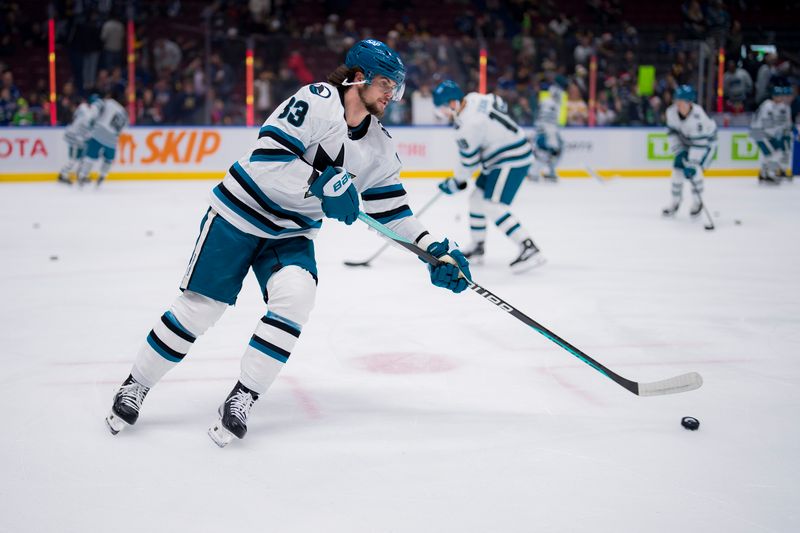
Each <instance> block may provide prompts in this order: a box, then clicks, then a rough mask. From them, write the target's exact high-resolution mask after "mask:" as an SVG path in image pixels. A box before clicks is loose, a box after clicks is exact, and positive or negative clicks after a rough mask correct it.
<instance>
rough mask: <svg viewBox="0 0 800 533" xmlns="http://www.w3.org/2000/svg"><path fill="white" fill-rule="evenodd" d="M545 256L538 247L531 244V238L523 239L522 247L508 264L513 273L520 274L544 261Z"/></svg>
mask: <svg viewBox="0 0 800 533" xmlns="http://www.w3.org/2000/svg"><path fill="white" fill-rule="evenodd" d="M545 261H546V260H545V258H544V256H543V255H542V253H541V252H540V251H539V248H537V247H536V245H535V244H533V241H532V240H531V239H525V240H524V241H523V242H522V249H521V250H520V253H519V256H518V257H517V258H516V259H514V260H513V261H511V263H510V264H509V265H508V266H510V267H511V270H512V271H513V272H514V273H515V274H520V273H522V272H525V271H527V270H530V269H532V268H534V267H537V266H539V265H542V264H544V263H545Z"/></svg>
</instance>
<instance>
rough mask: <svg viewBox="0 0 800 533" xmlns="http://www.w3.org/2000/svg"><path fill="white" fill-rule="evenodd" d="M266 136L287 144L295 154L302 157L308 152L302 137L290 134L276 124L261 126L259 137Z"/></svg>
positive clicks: (284, 144)
mask: <svg viewBox="0 0 800 533" xmlns="http://www.w3.org/2000/svg"><path fill="white" fill-rule="evenodd" d="M264 137H268V138H270V139H272V140H273V141H275V142H277V143H279V144H281V145H283V146H285V147H286V148H287V149H289V150H290V151H291V152H292V153H293V154H295V155H297V157H302V156H303V154H304V153H305V152H306V147H305V145H304V144H303V143H302V142H301V141H300V139H298V138H297V137H294V136H292V135H289V134H288V133H286V132H285V131H283V130H282V129H279V128H276V127H275V126H264V127H263V128H261V131H259V132H258V138H259V139H262V138H264Z"/></svg>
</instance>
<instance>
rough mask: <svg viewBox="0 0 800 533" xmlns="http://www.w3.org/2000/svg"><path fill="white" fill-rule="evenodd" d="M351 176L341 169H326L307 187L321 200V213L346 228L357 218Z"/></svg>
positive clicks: (356, 193) (354, 191) (354, 192)
mask: <svg viewBox="0 0 800 533" xmlns="http://www.w3.org/2000/svg"><path fill="white" fill-rule="evenodd" d="M352 178H353V176H352V175H351V174H350V173H349V172H347V171H346V170H345V169H343V168H335V167H330V166H329V167H328V168H326V169H325V170H324V171H323V172H322V174H320V175H319V177H318V178H317V179H316V180H314V183H312V184H311V187H309V189H308V190H309V191H310V192H311V194H313V195H314V196H316V197H317V198H319V199H320V200H322V212H323V213H325V216H326V217H328V218H335V219H336V220H338V221H340V222H344V223H345V224H347V225H348V226H349V225H350V224H352V223H353V222H355V221H356V219H357V218H358V192H357V191H356V187H355V185H353V179H352Z"/></svg>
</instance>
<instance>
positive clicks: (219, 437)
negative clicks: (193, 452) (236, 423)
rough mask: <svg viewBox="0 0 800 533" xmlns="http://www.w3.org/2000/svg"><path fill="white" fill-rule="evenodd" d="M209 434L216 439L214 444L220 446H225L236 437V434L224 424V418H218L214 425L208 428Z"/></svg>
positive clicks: (212, 438)
mask: <svg viewBox="0 0 800 533" xmlns="http://www.w3.org/2000/svg"><path fill="white" fill-rule="evenodd" d="M208 436H209V437H211V440H213V441H214V444H216V445H217V446H219V447H220V448H224V447H225V446H227V445H228V444H230V443H231V441H232V440H233V439H234V437H235V436H236V435H234V434H233V433H231V432H230V431H228V430H227V429H225V426H223V425H222V419H221V418H220V419H219V420H217V421H216V422H215V423H214V425H213V426H211V427H210V428H208Z"/></svg>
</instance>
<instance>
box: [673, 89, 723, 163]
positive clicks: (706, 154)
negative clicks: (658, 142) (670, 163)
mask: <svg viewBox="0 0 800 533" xmlns="http://www.w3.org/2000/svg"><path fill="white" fill-rule="evenodd" d="M667 129H668V137H669V140H670V144H671V146H672V151H673V153H676V154H677V153H679V152H687V154H688V161H689V162H690V163H692V164H695V165H700V166H701V167H703V168H707V167H708V165H709V164H710V163H711V161H712V159H713V158H714V154H715V153H716V150H717V124H716V122H714V121H713V120H711V119H710V118H709V117H708V115H706V112H705V111H703V108H702V107H700V106H699V105H697V104H692V108H691V110H690V111H689V114H688V115H686V117H684V118H681V116H680V114H679V113H678V106H677V105H676V104H673V105H671V106H669V107H668V108H667Z"/></svg>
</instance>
